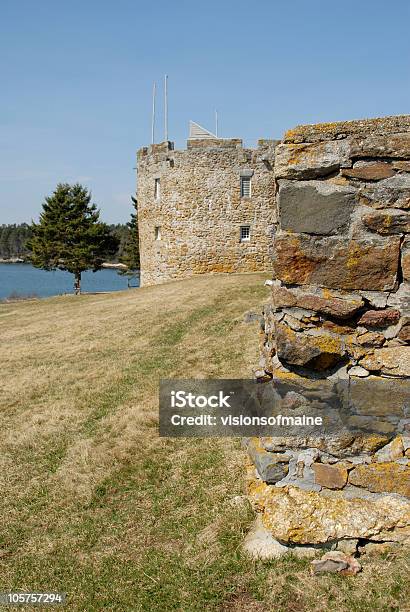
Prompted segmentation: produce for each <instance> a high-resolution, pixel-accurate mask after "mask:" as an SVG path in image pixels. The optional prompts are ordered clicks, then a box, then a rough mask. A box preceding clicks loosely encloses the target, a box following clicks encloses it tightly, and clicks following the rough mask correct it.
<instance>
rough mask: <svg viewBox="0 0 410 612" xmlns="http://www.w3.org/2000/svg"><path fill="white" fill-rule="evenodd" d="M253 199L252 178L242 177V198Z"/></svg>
mask: <svg viewBox="0 0 410 612" xmlns="http://www.w3.org/2000/svg"><path fill="white" fill-rule="evenodd" d="M250 197H251V178H250V176H241V198H250Z"/></svg>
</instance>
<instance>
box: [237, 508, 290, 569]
mask: <svg viewBox="0 0 410 612" xmlns="http://www.w3.org/2000/svg"><path fill="white" fill-rule="evenodd" d="M242 548H243V551H244V552H245V553H246V554H247V555H249V556H250V557H252V558H253V559H261V560H266V561H267V560H269V559H278V558H279V557H282V556H283V555H285V554H286V553H287V552H289V548H288V547H287V546H284V545H283V544H280V542H278V541H277V540H275V538H274V537H273V535H272V534H271V532H270V531H269V530H268V529H266V527H265V526H264V524H263V522H262V516H261V514H258V515H257V517H256V519H255V521H254V523H253V525H252V527H251V529H250V531H249V532H248V534H247V535H246V537H245V539H244V541H243V545H242Z"/></svg>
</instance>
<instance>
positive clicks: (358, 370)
mask: <svg viewBox="0 0 410 612" xmlns="http://www.w3.org/2000/svg"><path fill="white" fill-rule="evenodd" d="M369 374H370V372H369V370H365V368H362V367H361V366H353V368H350V370H349V376H358V377H359V378H366V376H369Z"/></svg>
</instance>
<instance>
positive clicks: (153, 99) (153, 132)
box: [151, 83, 157, 144]
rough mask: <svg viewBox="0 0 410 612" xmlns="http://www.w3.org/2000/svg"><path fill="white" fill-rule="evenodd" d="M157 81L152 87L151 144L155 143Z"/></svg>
mask: <svg viewBox="0 0 410 612" xmlns="http://www.w3.org/2000/svg"><path fill="white" fill-rule="evenodd" d="M156 87H157V86H156V83H154V86H153V88H152V119H151V144H154V141H155V93H156Z"/></svg>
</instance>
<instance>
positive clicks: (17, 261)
mask: <svg viewBox="0 0 410 612" xmlns="http://www.w3.org/2000/svg"><path fill="white" fill-rule="evenodd" d="M29 263H30V261H28V260H27V259H23V258H21V257H10V258H9V259H1V258H0V264H29ZM102 268H103V269H104V268H105V269H112V270H126V269H127V266H126V265H125V264H122V263H111V262H109V261H108V262H104V263H103V264H102Z"/></svg>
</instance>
